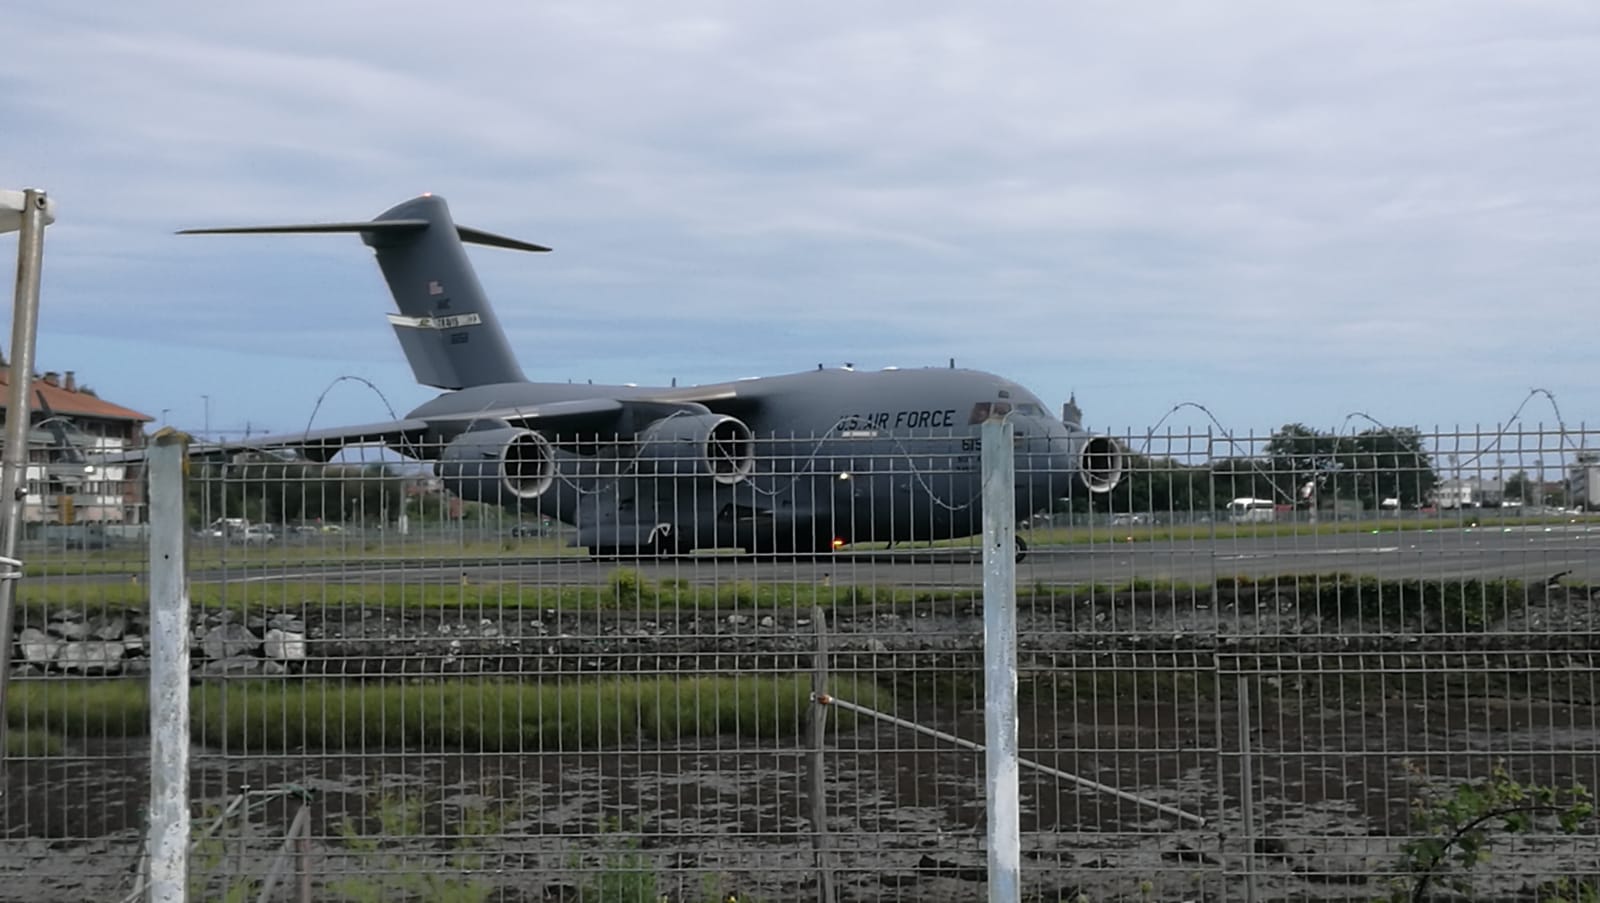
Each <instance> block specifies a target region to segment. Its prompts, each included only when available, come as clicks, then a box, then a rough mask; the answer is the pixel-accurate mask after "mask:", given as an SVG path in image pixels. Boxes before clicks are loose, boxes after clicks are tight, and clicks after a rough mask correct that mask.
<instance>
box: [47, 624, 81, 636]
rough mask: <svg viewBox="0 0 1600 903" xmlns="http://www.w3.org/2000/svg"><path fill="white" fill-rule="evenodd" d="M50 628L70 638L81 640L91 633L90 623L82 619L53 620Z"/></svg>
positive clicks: (52, 631)
mask: <svg viewBox="0 0 1600 903" xmlns="http://www.w3.org/2000/svg"><path fill="white" fill-rule="evenodd" d="M48 630H49V631H50V632H51V633H53V634H55V635H56V636H58V637H62V638H63V639H68V640H81V639H83V638H84V637H86V636H88V635H89V625H87V624H85V623H83V622H82V621H51V622H50V625H49V627H48Z"/></svg>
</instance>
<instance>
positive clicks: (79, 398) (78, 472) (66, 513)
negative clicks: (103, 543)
mask: <svg viewBox="0 0 1600 903" xmlns="http://www.w3.org/2000/svg"><path fill="white" fill-rule="evenodd" d="M10 383H11V370H10V368H9V367H6V366H3V365H0V425H3V424H4V423H5V421H6V418H7V417H8V416H10V412H9V411H8V410H6V397H7V394H8V393H9V391H10ZM29 395H30V399H29V401H30V404H29V408H30V413H31V417H30V419H31V422H32V425H33V429H32V430H31V431H30V432H29V435H28V475H27V497H26V499H25V501H24V502H23V509H22V518H23V521H24V523H29V524H72V523H103V524H121V523H129V524H135V523H142V522H143V519H144V480H143V479H142V476H143V474H142V473H141V469H140V468H139V467H137V466H125V465H113V466H108V467H85V466H84V465H83V464H82V463H75V462H72V461H70V460H69V458H70V457H71V451H70V450H69V449H66V448H63V447H62V445H61V443H60V441H59V438H58V433H57V432H56V430H55V429H53V427H54V426H57V425H59V426H61V427H62V428H64V430H65V433H66V435H67V437H68V440H69V442H70V443H71V444H72V446H73V447H74V448H76V450H77V451H78V452H80V453H81V454H82V455H84V456H86V457H90V458H92V457H94V456H95V455H103V454H114V453H116V452H120V451H126V450H128V449H133V448H139V447H141V446H143V445H144V425H145V424H146V423H149V422H150V421H151V420H154V419H155V418H153V417H151V416H150V415H148V414H141V413H139V412H138V411H135V410H133V409H131V408H125V407H122V406H121V405H117V404H112V403H111V402H109V401H103V400H101V399H100V397H99V396H98V395H96V394H95V393H94V391H93V390H91V389H88V388H87V387H85V386H80V385H78V381H77V375H76V374H75V373H74V372H73V371H71V370H68V371H66V373H65V374H64V375H63V374H60V373H57V372H55V371H53V370H52V371H49V372H47V373H45V374H43V375H41V376H35V377H34V379H33V382H32V384H31V389H30V391H29ZM41 396H42V397H43V399H44V404H40V403H39V399H40V397H41ZM47 406H48V410H49V413H48V414H47V413H45V411H46V407H47ZM52 421H53V423H52ZM0 441H3V439H0Z"/></svg>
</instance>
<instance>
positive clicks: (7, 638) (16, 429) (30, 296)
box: [0, 188, 52, 792]
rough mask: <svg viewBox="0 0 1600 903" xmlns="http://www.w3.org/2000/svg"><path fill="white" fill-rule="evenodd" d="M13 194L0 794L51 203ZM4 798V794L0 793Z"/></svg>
mask: <svg viewBox="0 0 1600 903" xmlns="http://www.w3.org/2000/svg"><path fill="white" fill-rule="evenodd" d="M16 195H17V192H12V191H7V192H0V212H3V214H4V219H3V220H0V231H10V229H11V221H12V214H15V218H16V222H17V286H16V298H15V301H14V303H13V306H12V314H11V373H10V376H9V377H8V379H7V391H6V427H5V448H4V450H3V451H0V505H3V506H4V508H3V509H0V511H3V514H0V562H3V565H0V566H3V567H5V568H6V569H7V571H6V573H5V574H3V575H0V788H3V787H4V786H5V785H4V778H5V760H6V715H5V713H6V703H7V700H8V699H9V698H10V697H9V694H8V693H7V691H8V690H9V689H10V685H11V647H12V645H13V637H12V636H11V632H12V625H11V608H12V603H13V601H14V600H15V598H16V587H17V581H18V580H21V579H22V562H21V561H19V560H18V559H17V541H18V537H19V534H20V533H21V532H22V515H23V511H22V509H23V506H24V505H25V504H26V503H27V499H28V433H29V431H30V428H31V426H32V421H33V416H32V407H31V406H30V405H29V399H28V393H29V391H30V390H31V389H32V388H33V349H34V338H35V336H36V335H37V334H38V332H39V280H40V271H41V269H42V268H43V266H44V227H45V225H46V224H47V223H49V222H50V220H51V219H52V217H51V215H50V200H49V198H48V197H47V196H46V195H45V193H44V192H42V191H37V190H35V189H32V188H29V189H28V190H26V191H24V192H21V197H20V198H17V199H15V200H13V199H14V198H15V197H16ZM0 792H3V790H0Z"/></svg>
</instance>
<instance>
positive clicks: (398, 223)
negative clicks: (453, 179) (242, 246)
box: [178, 219, 428, 235]
mask: <svg viewBox="0 0 1600 903" xmlns="http://www.w3.org/2000/svg"><path fill="white" fill-rule="evenodd" d="M426 228H428V221H427V220H425V219H386V220H362V221H361V222H359V223H299V224H296V225H289V226H225V227H222V228H216V229H179V230H178V234H179V235H251V234H270V233H294V232H417V231H420V230H422V229H426Z"/></svg>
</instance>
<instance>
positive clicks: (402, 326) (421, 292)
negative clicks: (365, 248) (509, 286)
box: [179, 194, 550, 389]
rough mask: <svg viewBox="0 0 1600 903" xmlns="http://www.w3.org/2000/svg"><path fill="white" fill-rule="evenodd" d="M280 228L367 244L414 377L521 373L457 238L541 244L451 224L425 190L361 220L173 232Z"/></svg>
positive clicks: (484, 380) (455, 382)
mask: <svg viewBox="0 0 1600 903" xmlns="http://www.w3.org/2000/svg"><path fill="white" fill-rule="evenodd" d="M287 232H355V233H358V234H359V235H360V236H361V240H362V241H364V242H366V243H367V244H368V245H369V246H371V248H372V249H373V251H374V252H375V253H376V255H377V257H378V267H379V268H380V269H381V270H382V271H383V278H384V280H385V281H386V282H388V283H389V292H390V294H392V295H394V302H395V306H396V307H398V308H399V310H400V312H399V313H398V314H390V315H389V322H390V323H391V324H392V325H393V326H394V331H395V335H396V337H398V338H399V340H400V348H401V350H402V351H404V352H405V355H406V360H407V361H409V362H410V364H411V372H412V373H413V374H414V375H415V376H416V379H417V382H419V383H422V384H423V385H426V386H435V387H438V388H440V389H464V388H467V387H469V386H481V385H488V384H491V383H509V382H524V381H525V380H526V377H524V376H523V374H522V367H521V365H519V364H518V363H517V358H516V355H514V354H512V352H511V345H510V343H509V342H507V340H506V335H505V332H504V331H503V330H501V328H500V322H499V320H498V319H497V318H496V317H495V314H494V309H493V308H492V307H490V305H489V299H488V297H487V296H486V295H485V294H484V292H483V286H482V285H480V284H479V283H478V276H477V274H476V273H475V272H473V269H472V263H471V262H470V261H469V260H468V259H467V253H466V249H465V247H464V246H463V244H462V243H463V242H471V243H473V244H481V245H490V246H493V247H497V248H509V249H512V250H516V251H548V250H550V249H549V248H547V247H544V246H543V245H536V244H532V243H530V242H525V241H518V240H517V239H514V238H506V237H505V236H503V235H495V234H494V233H492V232H484V231H482V230H479V229H469V228H467V227H465V226H457V225H456V224H455V221H454V220H453V219H451V217H450V208H449V207H448V206H446V204H445V201H444V198H441V197H438V196H436V195H431V194H427V195H423V196H421V197H417V198H412V199H411V200H409V201H405V202H403V203H401V204H397V205H395V206H394V207H391V208H389V209H388V210H385V211H384V212H383V213H380V214H378V216H377V217H376V218H375V219H372V220H369V221H365V222H352V223H307V224H302V225H288V226H236V227H229V228H220V229H184V230H181V232H180V233H179V234H182V235H215V234H239V233H287Z"/></svg>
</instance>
